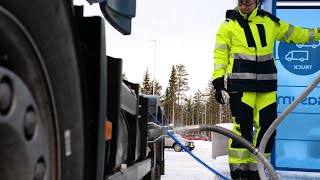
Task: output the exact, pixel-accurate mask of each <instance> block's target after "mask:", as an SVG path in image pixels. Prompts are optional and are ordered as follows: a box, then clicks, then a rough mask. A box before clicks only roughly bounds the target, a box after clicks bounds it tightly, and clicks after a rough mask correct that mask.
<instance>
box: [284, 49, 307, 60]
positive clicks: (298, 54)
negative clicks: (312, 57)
mask: <svg viewBox="0 0 320 180" xmlns="http://www.w3.org/2000/svg"><path fill="white" fill-rule="evenodd" d="M285 58H286V60H287V61H289V62H290V61H301V62H303V61H307V60H309V51H290V52H289V53H288V54H287V55H286V57H285Z"/></svg>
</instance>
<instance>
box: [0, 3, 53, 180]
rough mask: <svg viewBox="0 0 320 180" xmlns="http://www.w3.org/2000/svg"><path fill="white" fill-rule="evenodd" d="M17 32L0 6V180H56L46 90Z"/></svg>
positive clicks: (32, 53) (31, 49) (14, 22)
mask: <svg viewBox="0 0 320 180" xmlns="http://www.w3.org/2000/svg"><path fill="white" fill-rule="evenodd" d="M21 27H22V25H21V23H19V22H18V21H17V19H15V18H14V16H13V15H12V14H10V13H9V12H8V11H7V10H5V9H4V8H2V7H1V6H0V39H1V42H0V132H1V135H0V159H1V162H0V177H6V179H7V180H14V179H26V180H47V179H58V177H57V176H56V175H55V174H57V172H58V170H57V169H58V168H57V166H58V164H57V163H55V161H56V159H57V157H58V155H57V152H58V151H57V149H56V146H57V143H56V142H57V136H56V135H55V134H56V133H55V132H56V130H55V123H54V122H55V121H54V118H52V115H53V114H54V113H52V110H51V108H50V105H48V104H50V103H49V102H50V98H49V95H48V94H49V93H48V91H49V90H48V87H47V86H46V85H45V84H46V83H45V82H46V81H45V79H46V78H45V77H43V76H44V75H43V72H41V71H42V68H41V64H40V63H39V59H38V57H37V53H36V49H35V47H33V43H32V42H31V41H30V38H29V36H28V35H27V34H25V33H26V31H25V30H24V29H21ZM17 42H19V43H17ZM39 76H40V77H39ZM45 106H46V107H45ZM48 106H49V107H48Z"/></svg>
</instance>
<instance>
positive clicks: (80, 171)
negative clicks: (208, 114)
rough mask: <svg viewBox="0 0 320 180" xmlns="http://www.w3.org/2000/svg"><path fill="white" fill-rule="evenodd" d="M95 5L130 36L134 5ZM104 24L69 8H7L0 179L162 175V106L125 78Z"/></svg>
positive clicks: (16, 4) (1, 46) (12, 0)
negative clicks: (155, 131) (152, 131)
mask: <svg viewBox="0 0 320 180" xmlns="http://www.w3.org/2000/svg"><path fill="white" fill-rule="evenodd" d="M91 3H100V6H101V10H102V12H103V14H104V16H105V17H106V19H107V20H108V21H109V23H111V24H112V25H113V26H114V27H115V28H116V29H117V30H119V31H120V32H121V33H123V34H130V33H131V19H132V18H133V17H134V16H135V0H106V1H101V2H98V1H91ZM104 22H105V21H104V19H103V18H102V17H83V9H82V7H75V6H73V3H72V1H69V0H41V1H30V2H29V1H19V0H0V39H1V40H0V80H1V82H0V85H1V86H0V91H1V93H0V95H1V99H0V114H1V115H0V132H1V135H0V179H6V180H20V179H21V180H72V179H75V180H104V179H114V180H118V179H119V180H120V179H123V180H135V179H160V178H161V175H163V174H164V153H163V152H164V151H163V149H164V148H163V140H158V141H157V142H148V140H149V136H148V129H149V128H148V123H150V122H154V119H153V118H152V117H151V116H150V114H149V113H152V114H153V115H154V116H155V117H156V118H157V119H158V120H159V121H160V122H161V123H164V111H163V108H162V107H161V104H160V99H159V97H158V96H151V95H139V85H138V84H134V83H130V82H128V81H123V80H122V60H121V58H113V57H110V56H107V54H108V53H107V52H106V46H112V44H107V45H106V42H105V39H106V37H107V38H108V35H106V34H105V28H104ZM3 89H4V90H3ZM17 97H19V98H20V99H19V98H17ZM23 113H25V114H26V115H25V116H23V115H22V116H21V114H23ZM17 115H19V116H17ZM8 120H9V121H8ZM107 122H108V123H107ZM110 123H111V124H112V126H111V127H110V126H108V124H110ZM108 128H109V129H108ZM111 129H112V136H111V139H107V135H106V134H108V133H110V130H111Z"/></svg>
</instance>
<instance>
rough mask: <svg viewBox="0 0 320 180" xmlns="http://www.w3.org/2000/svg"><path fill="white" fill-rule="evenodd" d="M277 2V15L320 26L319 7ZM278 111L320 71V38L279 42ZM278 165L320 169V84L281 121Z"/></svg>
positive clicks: (277, 53)
mask: <svg viewBox="0 0 320 180" xmlns="http://www.w3.org/2000/svg"><path fill="white" fill-rule="evenodd" d="M301 4H302V6H294V7H290V6H287V7H283V6H282V7H279V6H277V10H276V16H277V17H278V18H280V19H282V20H284V21H286V22H288V23H290V24H292V25H294V26H300V27H305V28H315V27H320V22H319V18H318V17H320V7H317V6H311V7H310V6H309V7H307V8H306V6H303V3H301ZM275 58H276V64H277V69H278V94H277V95H278V96H277V103H278V114H280V113H282V112H283V111H284V110H285V109H286V108H287V107H288V106H289V105H290V104H291V103H292V102H293V101H294V100H295V99H296V98H297V97H298V96H299V95H300V94H301V93H302V92H303V91H304V90H305V89H306V87H307V86H308V85H309V84H311V82H312V81H313V80H314V79H315V78H316V77H317V76H319V75H320V41H313V42H308V43H306V44H293V43H290V44H287V43H284V42H276V47H275ZM274 154H275V156H274V157H275V158H274V165H275V167H276V169H293V170H299V169H303V170H310V171H320V86H319V85H318V86H317V87H316V88H315V89H314V90H313V91H312V92H311V93H310V94H309V95H308V96H307V97H306V98H304V99H303V101H302V102H301V103H300V104H299V105H298V106H297V107H296V108H295V109H294V110H293V112H291V113H290V114H289V115H288V116H287V117H286V118H285V120H284V121H283V122H282V123H281V124H280V125H279V127H278V131H277V136H276V143H275V153H274Z"/></svg>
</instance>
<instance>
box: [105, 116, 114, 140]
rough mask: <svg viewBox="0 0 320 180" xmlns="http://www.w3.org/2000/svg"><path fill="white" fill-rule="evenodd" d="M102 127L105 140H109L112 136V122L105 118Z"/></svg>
mask: <svg viewBox="0 0 320 180" xmlns="http://www.w3.org/2000/svg"><path fill="white" fill-rule="evenodd" d="M104 127H105V129H104V138H105V140H106V141H109V140H111V138H112V122H111V121H108V120H107V121H106V122H105V124H104Z"/></svg>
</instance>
